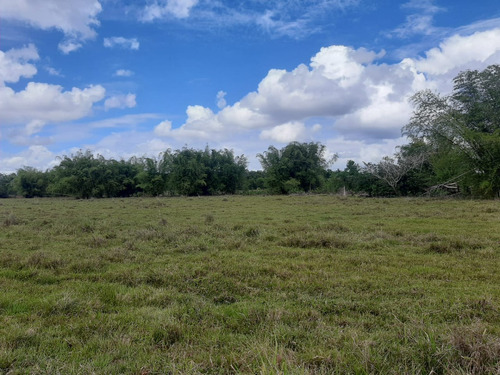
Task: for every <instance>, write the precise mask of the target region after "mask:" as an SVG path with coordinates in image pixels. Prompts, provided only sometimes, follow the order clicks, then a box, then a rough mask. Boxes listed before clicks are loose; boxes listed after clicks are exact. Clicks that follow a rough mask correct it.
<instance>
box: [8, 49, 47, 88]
mask: <svg viewBox="0 0 500 375" xmlns="http://www.w3.org/2000/svg"><path fill="white" fill-rule="evenodd" d="M39 58H40V57H39V56H38V52H37V50H36V48H35V46H34V45H33V44H30V45H29V46H27V47H24V48H19V49H11V50H9V51H7V52H3V51H0V86H3V85H4V84H5V82H10V83H14V82H18V81H19V79H20V78H21V77H24V78H31V77H33V76H34V75H35V74H36V73H37V69H36V67H35V66H34V65H33V64H31V63H29V61H36V60H38V59H39Z"/></svg>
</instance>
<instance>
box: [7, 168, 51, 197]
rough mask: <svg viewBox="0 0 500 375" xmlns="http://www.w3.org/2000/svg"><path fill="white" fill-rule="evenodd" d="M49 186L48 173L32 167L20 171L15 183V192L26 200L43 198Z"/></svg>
mask: <svg viewBox="0 0 500 375" xmlns="http://www.w3.org/2000/svg"><path fill="white" fill-rule="evenodd" d="M48 184H49V181H48V178H47V173H45V172H42V171H39V170H38V169H35V168H32V167H24V168H21V169H19V170H18V171H17V175H16V177H15V178H14V181H13V185H14V188H15V191H16V192H17V193H18V194H20V195H22V196H24V197H25V198H33V197H43V196H44V195H46V191H47V186H48Z"/></svg>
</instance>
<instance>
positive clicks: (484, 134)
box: [403, 65, 500, 197]
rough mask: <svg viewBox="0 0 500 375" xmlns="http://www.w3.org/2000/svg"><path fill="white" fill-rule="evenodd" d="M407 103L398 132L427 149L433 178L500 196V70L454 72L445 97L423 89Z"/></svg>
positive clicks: (498, 67)
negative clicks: (406, 118) (409, 111)
mask: <svg viewBox="0 0 500 375" xmlns="http://www.w3.org/2000/svg"><path fill="white" fill-rule="evenodd" d="M412 100H413V103H414V104H415V111H414V114H413V116H412V118H411V120H410V122H409V123H408V124H407V125H406V126H405V127H404V128H403V133H404V134H405V135H407V136H408V137H409V138H410V139H411V140H412V142H416V141H419V142H424V143H426V144H427V145H429V147H430V149H431V152H432V156H431V163H432V165H433V168H434V171H435V173H436V176H441V177H442V178H443V179H448V180H450V179H452V178H456V179H457V180H458V182H459V184H460V185H461V186H462V189H463V190H465V191H470V192H471V193H472V194H478V195H483V196H490V197H491V196H495V195H496V196H500V65H492V66H489V67H488V68H486V69H485V70H483V71H477V70H473V71H465V72H461V73H459V74H458V75H457V77H455V79H454V89H453V92H452V93H451V94H450V95H447V96H440V95H439V94H436V93H433V92H431V91H428V90H426V91H421V92H418V93H417V94H415V95H414V96H413V98H412ZM450 163H451V164H450ZM443 168H444V170H443ZM441 182H444V180H442V181H441Z"/></svg>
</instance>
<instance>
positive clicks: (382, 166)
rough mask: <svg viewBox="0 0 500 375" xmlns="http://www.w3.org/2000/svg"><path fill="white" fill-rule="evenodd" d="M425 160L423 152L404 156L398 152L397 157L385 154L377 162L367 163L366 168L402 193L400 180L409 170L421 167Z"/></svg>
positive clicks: (396, 191)
mask: <svg viewBox="0 0 500 375" xmlns="http://www.w3.org/2000/svg"><path fill="white" fill-rule="evenodd" d="M423 162H424V160H423V155H422V154H416V155H408V156H407V157H402V155H401V154H400V153H398V154H396V159H394V158H391V157H389V156H385V157H384V158H382V160H381V161H380V162H378V163H377V164H374V163H365V170H366V171H367V172H368V173H370V174H371V175H373V176H375V177H376V178H378V179H380V180H382V181H384V182H386V183H387V185H389V186H390V187H391V189H392V190H393V191H394V193H395V194H396V195H401V191H400V190H399V183H400V181H401V180H402V179H403V177H405V176H406V175H407V173H408V172H410V171H411V170H414V169H417V168H419V167H421V166H422V164H423Z"/></svg>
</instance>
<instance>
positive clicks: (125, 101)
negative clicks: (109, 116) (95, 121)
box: [104, 94, 137, 110]
mask: <svg viewBox="0 0 500 375" xmlns="http://www.w3.org/2000/svg"><path fill="white" fill-rule="evenodd" d="M136 104H137V103H136V101H135V94H127V95H115V96H112V97H110V98H108V99H106V100H105V101H104V108H105V109H106V110H109V109H112V108H120V109H124V108H134V107H135V106H136Z"/></svg>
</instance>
